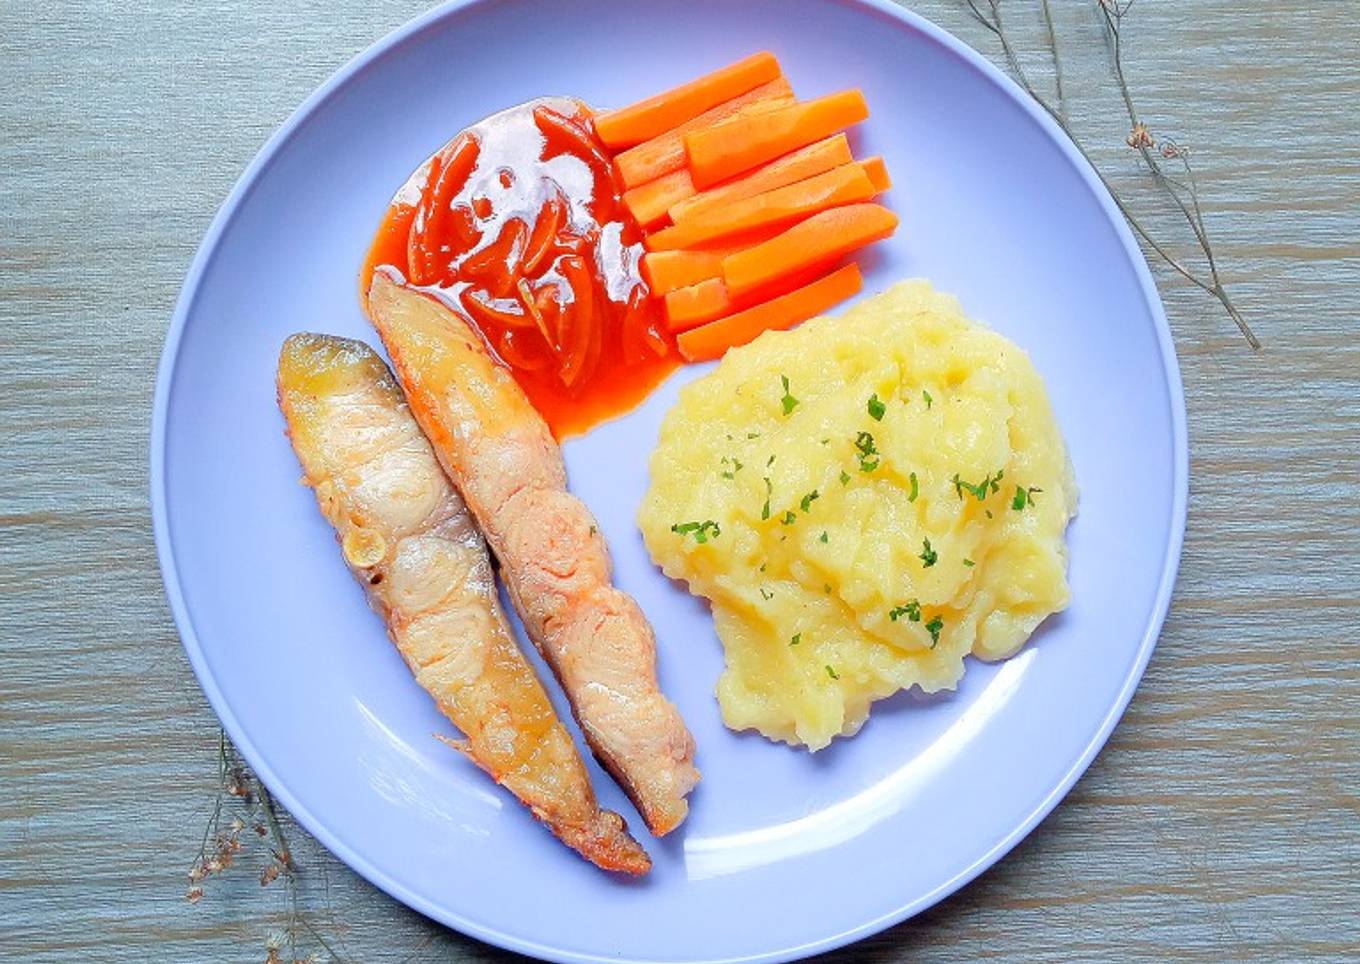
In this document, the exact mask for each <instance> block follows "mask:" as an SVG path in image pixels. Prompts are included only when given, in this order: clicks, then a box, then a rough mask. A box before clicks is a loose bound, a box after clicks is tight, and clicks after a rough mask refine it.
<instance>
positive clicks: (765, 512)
mask: <svg viewBox="0 0 1360 964" xmlns="http://www.w3.org/2000/svg"><path fill="white" fill-rule="evenodd" d="M773 492H774V485H772V484H771V482H770V477H769V476H768V475H767V476H765V507H764V508H762V509H761V510H760V519H761V521H762V522H764V521H765V520H766V519H768V518H769V517H770V494H771V493H773Z"/></svg>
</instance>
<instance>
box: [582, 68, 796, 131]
mask: <svg viewBox="0 0 1360 964" xmlns="http://www.w3.org/2000/svg"><path fill="white" fill-rule="evenodd" d="M779 73H780V71H779V61H777V60H775V57H774V54H772V53H770V52H769V51H768V50H763V51H761V52H760V53H757V54H752V55H751V56H749V57H747V58H745V59H743V60H739V61H737V62H736V63H735V64H729V65H728V66H726V67H722V68H720V69H718V70H714V71H712V72H710V73H707V74H705V75H704V76H702V77H699V78H698V79H696V80H692V81H690V82H689V83H687V84H681V85H680V86H679V87H673V88H671V89H670V90H668V91H665V92H664V93H660V94H657V95H656V96H655V97H648V98H647V99H646V100H640V101H638V102H637V103H636V104H633V105H631V106H629V107H624V108H621V109H619V110H611V111H606V112H605V113H603V114H597V115H595V133H597V134H598V135H599V136H600V140H602V141H604V143H605V144H606V145H607V146H608V147H610V148H613V149H615V150H617V149H618V148H622V147H631V146H633V145H634V144H640V143H642V142H643V141H645V140H650V139H651V138H653V137H656V136H658V135H660V134H664V133H666V131H668V130H671V129H672V128H675V127H679V126H680V125H681V124H683V123H684V122H685V121H687V120H692V119H693V118H695V117H698V116H699V115H700V114H702V113H703V112H704V111H706V110H711V109H712V108H714V107H717V106H718V105H719V104H721V103H723V102H724V101H728V100H731V99H732V98H733V97H738V96H740V95H742V94H744V93H746V92H747V91H748V90H752V89H754V88H756V87H759V86H760V85H761V84H767V83H769V82H770V81H772V80H774V79H775V78H776V77H778V76H779Z"/></svg>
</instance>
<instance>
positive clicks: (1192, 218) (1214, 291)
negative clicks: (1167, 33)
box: [964, 0, 1261, 348]
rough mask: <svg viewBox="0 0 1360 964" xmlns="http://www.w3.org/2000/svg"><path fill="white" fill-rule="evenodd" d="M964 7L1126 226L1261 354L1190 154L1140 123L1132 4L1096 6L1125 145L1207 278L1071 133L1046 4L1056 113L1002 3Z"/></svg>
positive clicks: (1107, 0) (991, 0)
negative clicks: (1220, 256) (1179, 223)
mask: <svg viewBox="0 0 1360 964" xmlns="http://www.w3.org/2000/svg"><path fill="white" fill-rule="evenodd" d="M964 2H965V3H967V4H968V8H969V10H971V11H972V13H973V16H975V17H976V18H977V19H978V21H979V22H981V23H982V25H983V26H984V27H986V28H987V29H988V30H989V31H991V32H992V33H993V34H995V35H996V37H997V40H998V42H999V43H1000V44H1001V52H1002V54H1003V56H1004V57H1005V60H1006V66H1007V69H1008V70H1009V71H1010V73H1011V74H1012V76H1014V78H1015V80H1016V81H1017V82H1018V83H1019V84H1020V86H1021V87H1023V88H1024V90H1025V92H1026V93H1027V94H1029V95H1030V96H1031V97H1033V98H1034V100H1035V101H1036V102H1037V103H1038V104H1039V106H1040V107H1042V108H1043V109H1044V110H1045V111H1047V112H1048V114H1049V116H1051V117H1052V118H1053V120H1054V121H1055V122H1056V123H1057V124H1058V126H1059V127H1061V128H1062V129H1063V131H1064V132H1065V133H1066V134H1067V136H1068V137H1069V138H1071V140H1072V143H1073V144H1074V145H1075V146H1076V148H1077V150H1078V151H1079V152H1080V153H1081V155H1082V156H1083V157H1084V158H1086V161H1087V163H1089V164H1090V165H1091V168H1092V169H1093V170H1094V171H1095V172H1096V175H1097V176H1098V177H1099V178H1100V180H1101V183H1102V184H1104V185H1105V189H1106V190H1107V191H1109V193H1110V197H1112V198H1113V199H1114V202H1115V205H1116V206H1117V207H1118V208H1119V212H1120V213H1121V214H1122V215H1124V219H1125V220H1126V221H1128V223H1129V226H1130V227H1131V228H1133V230H1134V232H1135V233H1136V234H1137V235H1138V236H1139V237H1140V238H1142V239H1143V241H1144V243H1146V244H1147V246H1148V247H1149V248H1151V249H1152V250H1153V252H1154V253H1156V255H1157V256H1158V257H1159V258H1161V259H1162V260H1163V261H1164V262H1166V263H1167V264H1168V265H1169V266H1170V267H1171V268H1172V270H1174V271H1175V272H1176V273H1177V274H1179V275H1180V276H1181V277H1183V278H1185V280H1187V281H1189V282H1190V283H1191V284H1193V285H1195V287H1197V288H1199V289H1201V290H1203V291H1205V292H1207V293H1208V294H1210V295H1212V296H1213V297H1214V298H1216V299H1217V300H1218V302H1219V303H1220V304H1221V305H1222V306H1223V309H1224V310H1225V311H1226V312H1227V313H1228V317H1230V318H1231V319H1232V320H1233V322H1234V323H1235V324H1236V325H1237V327H1238V329H1239V330H1240V331H1241V332H1242V334H1243V336H1244V337H1245V338H1246V339H1247V343H1248V344H1249V345H1251V347H1252V348H1260V347H1261V343H1260V341H1258V340H1257V338H1256V335H1255V334H1254V333H1253V332H1252V330H1251V327H1250V326H1249V325H1248V324H1247V321H1246V318H1244V317H1243V316H1242V312H1241V311H1240V310H1239V309H1238V307H1237V305H1236V304H1235V303H1234V302H1233V300H1232V298H1231V297H1230V296H1229V294H1228V291H1227V289H1226V287H1225V286H1224V284H1223V279H1222V277H1221V275H1220V274H1219V266H1218V260H1217V258H1216V257H1215V254H1214V249H1213V245H1212V244H1211V243H1210V241H1209V232H1208V229H1207V228H1206V226H1205V223H1204V212H1203V210H1202V208H1201V205H1200V199H1199V187H1198V185H1197V183H1196V181H1195V173H1194V169H1193V168H1192V167H1191V164H1190V152H1189V150H1188V149H1187V148H1185V147H1183V146H1182V145H1180V144H1177V143H1176V142H1175V141H1172V140H1169V139H1164V140H1162V141H1161V142H1160V143H1159V142H1158V141H1157V140H1156V139H1155V138H1154V137H1153V136H1152V133H1151V132H1150V131H1149V130H1148V128H1147V125H1146V124H1144V123H1143V121H1142V120H1141V119H1140V117H1139V114H1138V111H1137V110H1136V109H1135V107H1134V103H1133V94H1132V92H1131V89H1130V87H1129V83H1128V78H1127V76H1126V75H1125V72H1124V60H1123V36H1122V27H1123V22H1124V18H1125V17H1126V16H1127V15H1128V13H1129V9H1130V8H1131V7H1132V6H1133V4H1134V0H1124V2H1120V0H1094V3H1095V5H1096V7H1097V8H1098V10H1099V12H1100V16H1101V18H1102V20H1103V22H1104V24H1105V28H1106V34H1107V37H1108V39H1109V41H1110V48H1111V54H1110V55H1111V61H1112V69H1113V71H1114V79H1115V82H1116V84H1117V86H1118V87H1119V93H1120V97H1121V98H1122V100H1123V102H1124V109H1125V112H1126V113H1127V114H1128V119H1129V124H1130V132H1129V136H1128V141H1127V142H1128V145H1129V146H1130V147H1132V148H1133V149H1134V150H1136V151H1137V152H1138V154H1139V156H1140V157H1141V158H1142V160H1143V163H1144V165H1145V166H1146V167H1147V169H1148V171H1149V172H1150V173H1151V174H1152V176H1153V177H1154V178H1155V179H1156V181H1157V183H1158V185H1159V186H1161V187H1162V188H1163V190H1164V191H1165V193H1166V195H1167V196H1168V197H1170V198H1171V200H1172V203H1174V204H1175V205H1176V207H1177V209H1178V210H1179V211H1180V213H1181V215H1182V217H1184V219H1185V221H1186V223H1187V225H1188V226H1189V228H1190V231H1191V233H1192V234H1193V235H1194V237H1195V241H1196V243H1197V244H1198V245H1199V248H1200V250H1201V252H1202V253H1203V255H1204V260H1205V262H1206V264H1207V266H1208V273H1207V276H1205V275H1204V274H1202V273H1201V272H1199V271H1197V270H1195V269H1193V268H1191V267H1190V266H1189V265H1187V264H1186V263H1185V262H1184V261H1183V260H1181V259H1180V258H1178V257H1176V256H1175V255H1173V254H1172V253H1171V252H1170V251H1169V250H1168V249H1167V247H1166V245H1165V244H1163V243H1162V242H1161V241H1160V240H1158V239H1157V238H1155V237H1153V235H1152V233H1151V232H1150V231H1149V229H1148V228H1147V227H1146V225H1145V224H1144V223H1143V222H1142V221H1141V220H1140V219H1139V218H1138V217H1137V216H1136V215H1135V214H1134V213H1133V211H1132V210H1131V209H1130V207H1129V205H1128V204H1127V203H1126V202H1125V201H1124V199H1123V198H1121V197H1120V195H1119V193H1118V192H1117V191H1116V190H1115V187H1114V185H1113V184H1112V183H1110V179H1109V178H1108V177H1106V175H1105V173H1104V171H1102V170H1101V169H1100V168H1099V167H1098V166H1097V165H1096V163H1095V159H1094V158H1092V157H1091V154H1090V152H1089V151H1087V149H1086V147H1085V145H1083V144H1082V142H1081V139H1080V138H1079V137H1077V135H1076V132H1075V131H1073V130H1072V128H1071V125H1070V124H1069V123H1068V119H1067V112H1066V105H1065V102H1064V100H1065V98H1064V94H1063V74H1062V58H1061V57H1060V56H1059V53H1058V38H1057V31H1056V30H1055V29H1054V26H1053V17H1052V13H1051V11H1050V10H1049V4H1048V0H1041V6H1042V10H1043V16H1044V28H1045V33H1046V35H1047V41H1048V49H1049V54H1050V56H1051V58H1052V62H1053V75H1054V87H1055V89H1056V91H1057V106H1056V107H1055V106H1054V105H1053V104H1052V103H1051V102H1050V101H1049V100H1048V99H1047V98H1046V97H1045V96H1044V95H1042V94H1041V93H1039V91H1038V90H1037V89H1036V88H1035V86H1034V84H1033V83H1032V82H1031V81H1030V79H1029V77H1028V75H1027V74H1026V73H1025V70H1024V68H1023V67H1022V66H1021V64H1020V58H1019V56H1018V54H1017V53H1016V49H1015V46H1014V44H1013V43H1012V41H1011V37H1010V34H1009V33H1008V32H1007V28H1006V24H1005V22H1004V21H1003V20H1002V17H1001V0H964ZM1163 160H1167V161H1169V160H1178V161H1179V162H1180V166H1181V170H1182V173H1183V175H1184V180H1182V179H1181V178H1179V177H1175V176H1173V175H1172V174H1171V173H1170V172H1168V171H1167V169H1166V166H1165V165H1164V164H1163V163H1162V161H1163Z"/></svg>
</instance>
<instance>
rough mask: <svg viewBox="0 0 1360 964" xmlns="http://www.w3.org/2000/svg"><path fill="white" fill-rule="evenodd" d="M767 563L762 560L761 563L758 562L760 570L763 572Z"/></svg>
mask: <svg viewBox="0 0 1360 964" xmlns="http://www.w3.org/2000/svg"><path fill="white" fill-rule="evenodd" d="M767 565H769V563H767V562H762V563H761V564H760V571H761V572H764V571H765V567H766V566H767Z"/></svg>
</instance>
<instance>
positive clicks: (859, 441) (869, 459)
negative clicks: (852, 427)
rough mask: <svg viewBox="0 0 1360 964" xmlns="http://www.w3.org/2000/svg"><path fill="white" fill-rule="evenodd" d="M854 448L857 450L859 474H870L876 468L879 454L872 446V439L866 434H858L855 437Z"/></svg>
mask: <svg viewBox="0 0 1360 964" xmlns="http://www.w3.org/2000/svg"><path fill="white" fill-rule="evenodd" d="M855 448H857V449H859V470H860V471H861V472H872V471H873V470H874V469H876V468H878V462H879V452H878V448H877V446H875V445H874V437H873V436H872V435H870V434H869V433H868V432H860V433H859V434H858V435H856V436H855Z"/></svg>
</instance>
